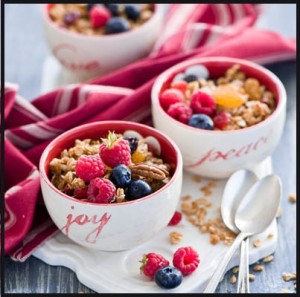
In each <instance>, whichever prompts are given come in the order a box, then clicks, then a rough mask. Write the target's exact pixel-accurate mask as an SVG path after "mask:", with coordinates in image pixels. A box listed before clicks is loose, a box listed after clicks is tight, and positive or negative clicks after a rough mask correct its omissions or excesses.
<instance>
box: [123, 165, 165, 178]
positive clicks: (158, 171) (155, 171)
mask: <svg viewBox="0 0 300 297" xmlns="http://www.w3.org/2000/svg"><path fill="white" fill-rule="evenodd" d="M128 167H129V169H130V170H131V173H132V174H133V175H140V176H143V177H148V178H152V179H157V180H164V179H165V178H166V177H167V176H169V172H168V171H167V170H164V169H162V168H159V167H157V166H155V165H149V164H136V165H135V164H133V165H130V166H128Z"/></svg>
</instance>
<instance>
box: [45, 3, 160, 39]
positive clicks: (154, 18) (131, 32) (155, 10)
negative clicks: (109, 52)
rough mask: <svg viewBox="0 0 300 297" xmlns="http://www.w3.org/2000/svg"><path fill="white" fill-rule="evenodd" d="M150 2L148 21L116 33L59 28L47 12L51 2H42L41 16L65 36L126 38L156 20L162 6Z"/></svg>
mask: <svg viewBox="0 0 300 297" xmlns="http://www.w3.org/2000/svg"><path fill="white" fill-rule="evenodd" d="M60 4H61V3H60ZM96 4H97V3H96ZM99 4H103V3H99ZM151 4H153V5H154V12H153V15H152V16H151V18H150V19H149V20H148V21H146V22H145V23H143V24H142V25H140V26H139V27H137V28H135V29H133V30H129V31H126V32H121V33H116V34H108V35H105V34H101V35H85V34H80V33H75V32H71V31H69V30H66V29H63V28H60V27H59V26H58V25H57V24H56V23H55V22H54V21H52V20H51V18H50V16H49V13H48V7H49V6H50V5H53V3H44V4H43V6H42V16H43V19H44V21H45V23H46V24H47V25H49V26H50V27H52V28H53V29H55V30H56V31H57V32H59V33H61V34H65V35H67V36H70V37H74V38H84V39H90V40H108V39H111V38H116V37H122V36H124V38H126V37H128V36H129V35H133V34H135V33H136V32H139V31H140V30H142V29H143V28H147V27H148V26H150V25H151V24H152V23H153V22H154V21H156V19H157V18H158V16H159V14H162V12H163V7H162V5H160V4H159V3H151Z"/></svg>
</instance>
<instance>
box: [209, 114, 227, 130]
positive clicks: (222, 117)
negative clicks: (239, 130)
mask: <svg viewBox="0 0 300 297" xmlns="http://www.w3.org/2000/svg"><path fill="white" fill-rule="evenodd" d="M230 118H231V115H230V114H229V113H228V112H225V111H222V112H220V113H218V114H217V115H216V116H215V117H214V118H213V122H214V126H215V128H218V129H220V130H223V129H224V128H225V127H226V126H227V125H228V124H229V123H230Z"/></svg>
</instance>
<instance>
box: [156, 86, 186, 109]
mask: <svg viewBox="0 0 300 297" xmlns="http://www.w3.org/2000/svg"><path fill="white" fill-rule="evenodd" d="M159 100H160V104H161V106H162V108H163V109H164V110H168V108H169V106H170V105H172V104H174V103H177V102H184V95H183V94H182V92H180V91H179V90H176V89H167V90H165V91H164V92H162V94H161V95H160V97H159Z"/></svg>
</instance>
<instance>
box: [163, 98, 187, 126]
mask: <svg viewBox="0 0 300 297" xmlns="http://www.w3.org/2000/svg"><path fill="white" fill-rule="evenodd" d="M167 113H168V115H170V116H171V117H172V118H174V119H176V120H178V121H180V122H181V123H184V124H187V123H188V122H189V120H190V118H191V116H192V114H193V111H192V109H191V108H190V107H189V106H188V105H187V104H186V103H184V102H178V103H174V104H172V105H171V106H170V107H169V108H168V111H167Z"/></svg>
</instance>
